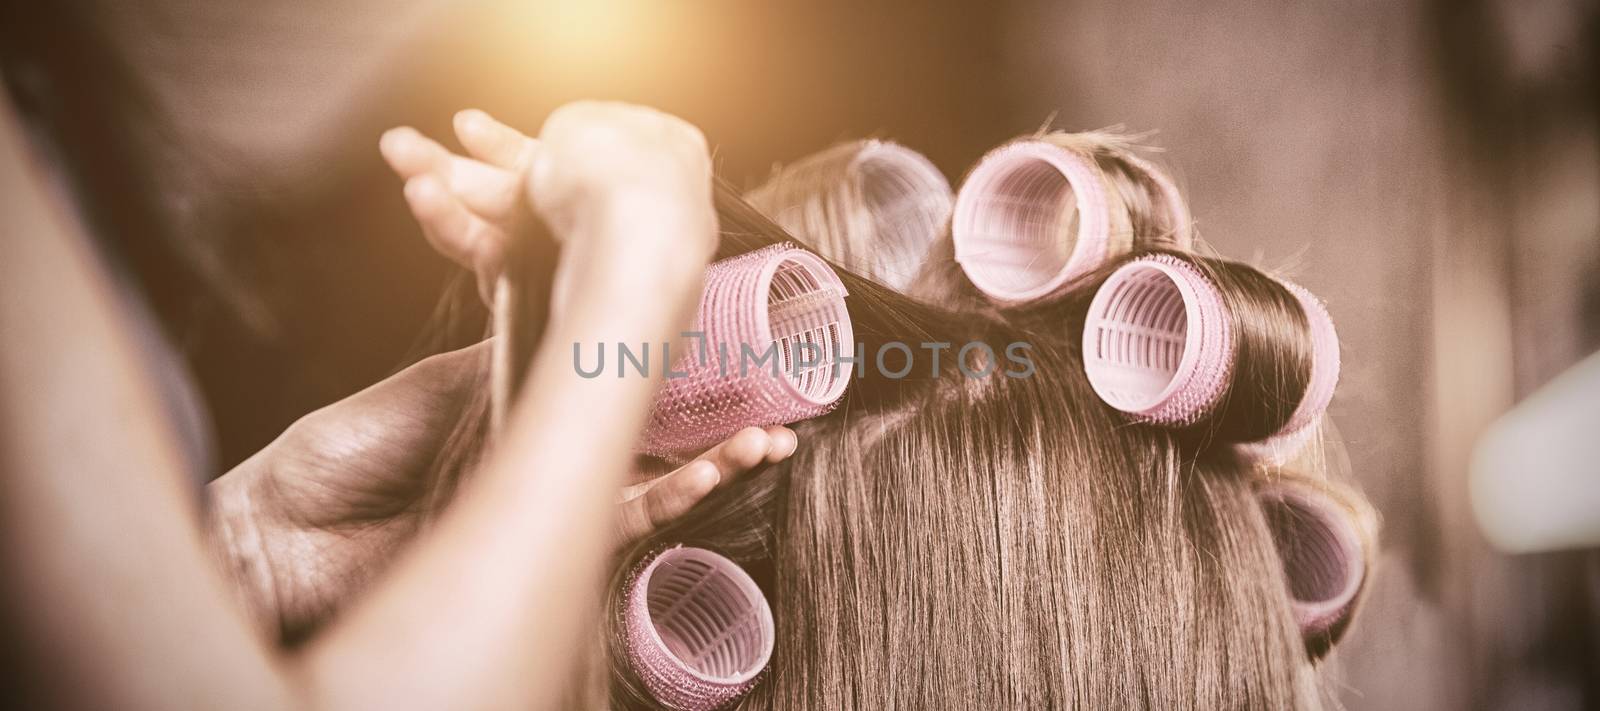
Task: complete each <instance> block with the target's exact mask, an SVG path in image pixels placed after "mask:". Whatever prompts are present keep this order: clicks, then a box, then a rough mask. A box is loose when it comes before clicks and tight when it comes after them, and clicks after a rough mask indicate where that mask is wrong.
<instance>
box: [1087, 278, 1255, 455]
mask: <svg viewBox="0 0 1600 711" xmlns="http://www.w3.org/2000/svg"><path fill="white" fill-rule="evenodd" d="M1230 328H1231V327H1230V325H1229V323H1228V318H1227V314H1226V312H1225V311H1224V309H1223V306H1222V302H1221V298H1220V295H1219V294H1218V293H1217V292H1216V288H1215V287H1214V286H1213V285H1212V284H1211V283H1210V282H1209V281H1208V280H1206V279H1205V278H1204V277H1203V276H1202V275H1201V274H1200V273H1199V272H1198V271H1197V270H1195V269H1194V267H1192V266H1190V265H1189V264H1188V263H1187V262H1184V261H1182V260H1180V259H1177V258H1175V257H1170V256H1167V255H1159V256H1155V257H1147V258H1144V259H1140V260H1136V261H1134V262H1130V263H1129V264H1127V265H1125V266H1123V267H1122V268H1121V269H1118V270H1117V271H1116V272H1115V273H1113V274H1112V275H1111V277H1110V278H1108V279H1107V280H1106V281H1105V283H1104V284H1103V285H1102V286H1101V287H1100V290H1099V292H1097V293H1096V294H1095V298H1094V300H1093V301H1092V302H1091V303H1090V305H1089V312H1088V318H1087V320H1086V323H1085V327H1084V335H1083V350H1084V370H1085V373H1086V374H1087V376H1088V378H1089V383H1090V385H1091V386H1092V387H1093V388H1094V390H1095V393H1096V394H1098V395H1099V396H1100V398H1101V399H1102V400H1104V401H1105V402H1106V404H1108V405H1111V406H1112V407H1114V408H1116V409H1118V410H1121V411H1123V412H1127V413H1130V414H1132V415H1135V416H1136V417H1139V418H1140V419H1143V420H1146V421H1150V422H1155V423H1159V424H1167V425H1185V424H1190V423H1192V422H1194V421H1196V420H1198V419H1199V418H1201V417H1203V416H1205V415H1206V414H1208V413H1209V412H1211V411H1212V410H1213V409H1214V408H1215V406H1216V402H1217V400H1218V399H1219V398H1220V397H1221V395H1222V392H1223V390H1224V389H1225V388H1226V387H1227V382H1228V377H1229V375H1230V373H1231V369H1232V362H1233V357H1232V355H1233V342H1232V338H1231V336H1232V334H1231V332H1230Z"/></svg>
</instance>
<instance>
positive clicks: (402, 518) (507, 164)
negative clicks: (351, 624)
mask: <svg viewBox="0 0 1600 711" xmlns="http://www.w3.org/2000/svg"><path fill="white" fill-rule="evenodd" d="M618 108H619V107H617V105H611V104H603V105H585V104H579V105H575V107H574V108H570V109H563V110H562V111H558V112H557V113H556V114H554V115H552V117H551V119H550V121H549V122H547V123H546V127H545V131H544V135H546V136H553V138H551V139H550V140H548V142H546V143H545V144H544V145H548V146H552V147H553V149H552V150H551V152H549V153H546V154H545V155H546V160H547V161H561V160H566V161H572V160H573V159H574V157H577V156H581V157H583V158H585V160H582V161H577V162H576V163H575V164H576V165H578V166H580V167H581V170H575V171H568V172H554V171H552V172H551V173H550V174H549V175H546V176H545V177H544V178H542V179H538V180H533V181H530V180H529V179H528V178H527V174H528V172H529V171H530V170H532V169H533V166H534V165H535V163H536V161H535V156H536V155H537V154H538V153H539V152H540V151H539V146H540V145H541V143H540V142H539V141H536V140H534V139H532V138H529V137H527V136H525V135H523V134H522V133H520V132H518V131H516V130H515V129H512V128H511V127H509V126H506V125H504V124H502V123H500V122H498V121H495V120H494V119H493V118H491V117H490V116H489V115H488V114H485V113H483V112H481V111H475V110H468V111H463V112H461V113H459V114H457V115H456V118H455V128H456V135H457V138H458V139H459V140H460V141H461V143H462V145H463V146H465V147H466V149H467V151H468V152H469V153H470V154H471V156H472V157H470V158H469V157H466V156H461V155H456V154H454V153H452V152H450V151H449V150H448V149H446V148H444V147H443V146H441V145H440V144H438V143H436V142H434V141H432V140H430V139H428V138H426V137H424V136H423V135H422V134H420V133H418V132H416V131H414V130H412V129H409V128H398V129H394V130H392V131H389V132H388V133H386V134H384V137H383V139H382V141H381V143H380V148H381V150H382V152H383V154H384V157H385V158H386V159H387V160H388V161H389V163H390V165H391V166H393V167H394V169H395V171H396V172H397V173H399V174H400V175H401V177H403V178H405V179H406V184H405V195H406V199H407V202H408V203H409V204H410V206H411V209H412V212H413V214H414V215H415V216H416V217H417V220H418V222H419V223H420V224H421V226H422V228H423V232H424V234H425V235H426V236H427V239H428V240H429V242H430V243H431V244H432V245H433V246H434V247H435V248H436V249H438V250H439V251H440V252H441V253H442V254H444V255H445V256H446V257H449V258H451V259H453V260H455V261H457V262H458V263H460V264H462V265H463V266H466V267H468V268H471V269H473V270H474V271H475V272H476V273H477V274H478V276H479V281H480V285H481V286H484V287H485V288H487V287H488V285H490V284H492V283H493V280H494V278H495V277H496V276H497V275H498V274H499V271H500V269H501V266H502V263H503V258H504V249H505V242H506V240H507V239H509V238H510V237H511V235H514V234H515V233H516V231H517V230H518V229H521V227H522V226H523V224H524V223H525V221H526V220H527V219H528V217H529V215H530V214H532V211H533V209H534V208H532V207H531V206H530V202H529V200H528V194H529V191H528V189H527V186H528V184H529V183H530V182H532V183H534V184H535V185H539V186H541V187H538V188H536V189H535V190H534V191H533V192H534V194H536V195H543V196H545V197H544V199H545V200H546V203H545V206H544V207H543V208H540V214H542V215H549V216H550V218H547V219H552V220H557V219H558V220H561V221H562V222H561V223H560V224H559V226H557V225H552V230H553V231H555V232H556V233H558V234H569V235H570V234H572V233H573V232H574V231H578V230H582V229H584V227H583V226H580V224H579V223H581V222H582V221H584V220H591V221H592V220H626V219H630V215H631V214H633V213H630V212H628V211H627V210H626V209H625V208H626V205H627V201H628V199H629V196H630V194H644V195H652V194H653V195H655V196H656V197H654V198H652V199H655V200H662V199H666V200H667V203H668V204H670V203H671V202H673V201H677V200H700V201H708V200H709V194H706V195H700V194H698V192H697V191H698V188H697V187H696V186H698V185H699V184H700V183H701V182H704V181H701V180H700V179H699V173H700V170H701V168H705V169H706V170H709V166H708V164H706V165H702V163H705V161H704V160H703V159H696V158H695V152H696V150H698V152H699V153H701V154H703V153H704V142H703V139H700V138H699V134H698V132H697V131H694V130H693V128H692V127H688V125H687V124H683V123H682V122H681V121H678V120H677V119H674V118H671V117H667V116H665V115H664V114H659V113H656V112H653V111H648V110H645V111H644V113H643V114H642V116H641V115H638V114H639V113H640V111H639V110H637V109H635V108H634V107H625V108H626V109H627V110H626V111H623V112H622V120H621V123H620V125H619V122H618V121H612V120H609V119H608V118H607V117H606V116H605V114H608V113H609V112H613V111H617V110H618ZM595 124H598V127H596V125H595ZM641 136H642V137H643V138H644V139H645V140H649V141H652V142H659V143H660V144H664V145H666V146H669V147H671V150H669V151H667V152H666V153H667V155H666V156H665V157H662V156H661V155H660V154H661V153H662V151H660V150H656V149H651V148H649V147H641V146H638V145H635V144H636V143H637V142H638V141H639V140H640V138H639V137H641ZM652 137H653V138H652ZM697 145H698V146H699V148H698V149H696V148H695V146H697ZM607 151H609V152H614V154H613V155H612V156H611V157H609V158H608V157H605V156H597V153H600V152H607ZM630 155H637V156H644V157H645V158H647V159H641V160H632V161H630V160H628V159H627V158H628V156H630ZM652 155H654V156H656V157H655V158H653V159H650V158H649V157H650V156H652ZM683 174H687V175H689V176H690V178H691V179H690V181H689V182H691V183H693V185H689V186H681V185H679V184H678V183H679V182H682V181H681V175H683ZM630 181H638V182H639V183H643V184H645V185H654V184H660V183H665V184H667V185H669V186H672V187H673V189H674V190H681V194H680V195H678V196H677V197H671V198H662V197H660V195H661V194H662V191H661V190H659V189H653V190H639V191H629V190H627V189H625V188H626V187H627V186H629V185H631V184H635V183H632V182H630ZM584 195H591V196H594V195H598V196H602V200H601V201H600V202H599V203H598V205H589V206H583V205H581V204H580V203H581V200H582V197H583V196H584ZM608 195H609V196H610V197H605V196H608ZM700 204H703V202H702V203H700ZM637 229H638V230H640V231H641V235H640V236H639V237H637V238H639V239H647V238H648V234H649V232H650V230H649V229H648V228H647V226H645V225H639V226H637ZM705 229H710V228H709V227H705ZM603 234H622V235H628V234H631V233H630V232H629V231H628V230H625V229H618V228H617V226H616V225H612V226H611V227H610V228H609V229H606V230H604V232H603ZM690 246H691V247H695V245H690ZM701 246H703V245H701ZM621 248H625V246H623V247H621ZM487 345H488V344H487V343H484V344H478V345H476V346H473V347H471V348H467V349H463V350H460V351H455V352H452V353H445V354H441V355H437V356H434V357H431V358H428V359H426V360H424V361H421V362H419V363H417V364H416V365H413V366H411V367H410V368H407V369H406V370H404V371H402V372H401V373H399V374H397V375H395V376H393V377H390V378H389V379H387V380H384V381H383V382H380V383H378V384H376V385H373V386H372V387H370V388H367V389H366V390H364V391H362V392H360V393H357V394H355V395H353V396H351V397H349V398H346V399H345V400H342V401H340V402H337V403H334V404H332V405H329V406H327V407H325V408H323V409H321V410H318V411H317V412H314V413H311V414H310V415H307V416H305V417H304V418H301V420H300V421H298V422H296V423H295V424H294V425H293V426H291V427H290V428H289V429H288V430H287V431H285V432H284V434H283V435H282V436H280V437H279V438H278V439H277V440H276V441H274V442H273V443H272V444H270V445H268V446H267V447H266V448H265V449H263V450H262V451H261V452H258V453H257V454H256V455H255V456H253V457H251V458H250V459H249V460H247V461H245V462H244V463H242V464H240V465H239V466H238V467H236V468H235V469H234V470H233V471H231V472H229V473H228V474H227V475H225V476H223V477H221V478H220V479H218V480H216V481H214V482H212V483H211V484H210V485H209V486H208V497H209V500H210V504H211V515H210V517H209V522H210V526H211V529H212V531H211V533H212V537H213V539H214V540H215V541H216V542H217V544H218V547H219V554H220V555H221V557H222V558H223V561H224V564H225V565H226V566H227V567H228V568H229V569H230V570H231V572H232V573H233V577H234V579H235V581H236V582H237V583H238V584H239V589H240V592H241V594H242V596H243V597H244V598H245V600H246V602H247V604H248V606H249V608H250V609H251V610H252V611H253V612H254V613H255V616H256V617H257V619H258V620H259V621H260V622H261V623H262V624H263V625H265V626H267V627H269V628H270V629H272V630H274V632H275V633H276V634H278V635H279V636H280V637H281V638H283V639H285V640H294V639H298V638H301V637H304V636H305V635H306V634H308V633H310V632H311V631H313V630H314V629H315V628H316V627H317V626H318V625H319V624H320V623H321V622H323V621H325V620H326V619H328V618H329V617H331V616H332V615H333V614H334V613H336V612H337V611H338V610H339V609H341V608H342V607H343V606H344V605H345V604H346V603H347V602H348V601H349V600H350V599H351V598H352V597H353V596H354V595H355V594H356V593H357V592H359V591H360V590H361V589H363V588H364V587H365V586H366V585H367V584H368V583H369V582H370V581H371V579H373V578H374V577H376V576H377V575H378V574H380V573H381V572H382V571H383V570H385V569H386V568H387V567H388V564H389V563H390V561H392V560H393V558H394V557H395V555H396V554H397V552H398V551H400V550H402V549H403V548H404V546H405V545H406V544H407V543H408V542H409V541H410V540H411V539H412V538H414V537H415V536H416V535H417V534H418V533H419V532H420V531H421V529H422V528H423V527H424V526H425V525H426V523H427V522H428V521H429V520H430V519H431V518H433V517H434V516H436V515H437V514H438V513H439V509H440V507H442V506H443V505H444V504H445V503H446V500H447V497H446V496H444V495H442V494H443V492H448V491H451V490H452V489H453V488H454V484H455V482H454V481H453V477H455V476H456V475H458V474H459V472H456V471H445V470H443V469H442V468H441V467H439V466H438V462H437V459H438V456H439V453H440V452H441V450H442V449H443V448H444V447H445V445H446V442H447V440H448V438H449V437H450V435H451V433H452V432H453V431H454V429H455V427H456V425H457V423H458V422H460V421H461V419H462V418H463V417H464V416H465V415H466V414H467V408H468V405H469V403H470V402H471V401H472V398H473V396H474V395H475V394H477V391H478V390H480V389H482V388H484V387H486V381H487V377H486V372H485V371H486V368H487V353H488V351H487ZM795 448H796V438H795V434H794V432H793V431H792V430H789V429H788V428H785V427H768V428H765V429H761V428H755V427H751V428H747V429H745V430H742V431H740V432H738V433H736V434H735V435H734V436H733V437H731V438H729V439H728V440H727V441H726V442H723V443H722V444H721V445H718V446H717V447H714V448H712V449H711V450H709V451H707V452H706V453H705V454H703V455H701V456H700V457H698V458H696V459H695V460H693V461H691V462H689V463H688V464H685V465H684V466H682V467H679V468H677V469H675V470H672V471H670V472H668V473H666V474H661V473H660V469H655V470H653V471H652V470H650V469H649V467H648V466H647V464H646V463H645V462H643V461H641V462H639V463H638V466H636V468H635V472H634V475H633V476H632V477H631V479H630V481H631V483H630V484H629V485H628V486H626V487H624V488H623V489H622V493H621V496H620V498H619V503H618V507H617V512H616V515H617V539H618V541H619V543H627V542H631V541H633V540H636V539H638V538H641V537H644V536H646V535H649V533H650V532H651V531H653V530H654V529H655V528H656V527H658V526H661V525H664V524H666V523H668V522H670V521H672V520H673V519H675V518H677V517H678V516H680V515H682V514H683V513H685V512H687V511H688V510H689V509H691V508H692V507H693V506H694V505H695V504H696V503H698V502H699V501H700V500H701V499H703V498H705V496H707V495H708V494H710V493H711V492H712V491H713V490H715V489H716V488H717V487H719V486H721V485H723V484H725V483H727V482H730V481H732V480H734V479H735V478H736V477H738V476H739V475H741V474H743V473H745V472H748V471H750V470H751V469H753V468H755V467H757V466H760V465H762V464H763V463H768V464H770V463H776V462H779V461H782V460H783V459H785V458H787V457H788V456H789V455H790V454H793V452H794V450H795Z"/></svg>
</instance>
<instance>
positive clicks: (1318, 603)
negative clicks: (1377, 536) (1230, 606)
mask: <svg viewBox="0 0 1600 711" xmlns="http://www.w3.org/2000/svg"><path fill="white" fill-rule="evenodd" d="M1259 497H1260V501H1261V506H1262V513H1263V514H1265V516H1266V519H1267V525H1268V528H1269V530H1270V531H1271V533H1272V541H1273V545H1274V546H1275V547H1276V548H1277V550H1278V558H1279V560H1280V561H1281V562H1282V563H1283V571H1284V579H1285V580H1286V582H1287V583H1288V585H1289V599H1290V609H1291V610H1292V612H1293V614H1294V621H1295V624H1296V625H1298V626H1299V627H1300V634H1301V636H1302V637H1303V638H1304V639H1305V640H1306V646H1307V649H1308V650H1309V651H1311V652H1312V655H1313V656H1318V655H1320V654H1322V653H1323V652H1326V651H1327V649H1328V647H1331V646H1332V644H1333V643H1334V642H1336V641H1337V640H1338V638H1339V636H1340V635H1341V634H1343V632H1344V628H1345V627H1346V626H1347V625H1348V623H1349V621H1350V618H1351V613H1352V612H1353V611H1354V609H1355V605H1356V599H1357V597H1358V596H1359V594H1360V592H1361V587H1362V585H1363V584H1364V583H1365V580H1366V572H1367V561H1366V555H1365V552H1364V550H1363V543H1362V538H1361V535H1360V533H1359V532H1358V531H1357V528H1356V525H1355V523H1354V522H1353V521H1352V520H1351V516H1350V515H1349V513H1348V512H1347V511H1344V510H1343V509H1341V508H1340V507H1339V505H1338V504H1336V503H1334V502H1333V501H1332V500H1330V499H1329V498H1328V497H1327V496H1325V495H1323V494H1321V493H1320V492H1316V491H1315V490H1311V489H1309V488H1308V487H1304V486H1290V485H1282V484H1273V485H1268V486H1267V487H1265V488H1264V489H1263V490H1262V491H1261V492H1260V494H1259Z"/></svg>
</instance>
